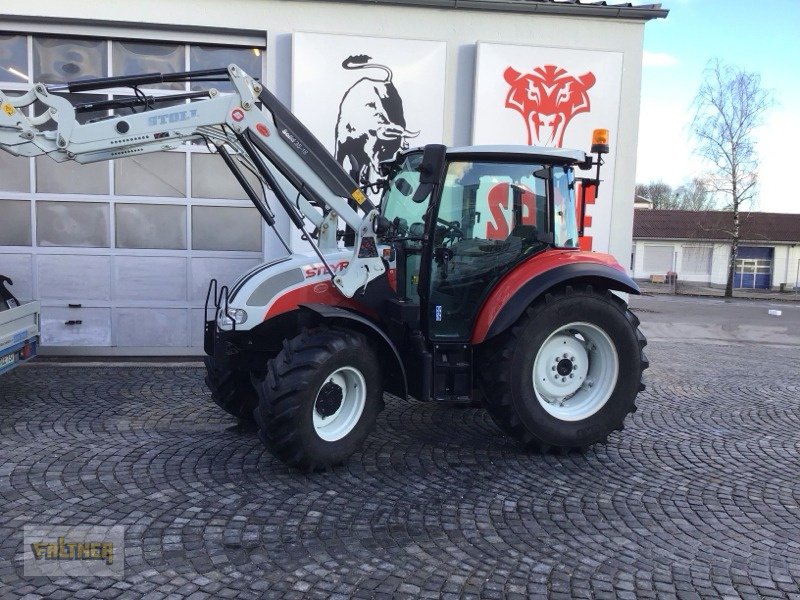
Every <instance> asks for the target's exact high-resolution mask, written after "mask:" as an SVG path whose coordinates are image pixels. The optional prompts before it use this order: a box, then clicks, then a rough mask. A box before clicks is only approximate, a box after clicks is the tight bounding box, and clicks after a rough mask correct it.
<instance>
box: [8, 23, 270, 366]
mask: <svg viewBox="0 0 800 600" xmlns="http://www.w3.org/2000/svg"><path fill="white" fill-rule="evenodd" d="M262 50H263V44H262V45H261V46H260V47H253V46H235V45H230V44H228V45H214V44H186V43H175V42H169V41H142V42H131V41H128V40H124V41H123V40H115V39H110V38H100V37H98V38H55V37H46V36H37V35H0V57H3V59H4V61H5V63H6V64H5V65H4V66H6V67H7V68H6V69H4V70H0V80H1V81H0V85H1V86H2V87H3V89H6V90H8V89H19V90H23V89H25V83H24V82H25V80H26V79H27V81H28V82H30V81H45V82H47V83H59V82H62V81H64V80H67V79H70V80H72V79H78V78H82V77H102V76H107V75H121V74H130V73H135V72H153V71H160V72H170V71H182V70H186V69H198V68H199V69H202V68H211V67H218V66H220V65H227V64H229V63H230V62H236V63H237V64H240V65H242V66H243V67H244V68H245V69H246V70H248V71H249V72H250V73H254V74H257V75H259V76H261V74H262V70H263V69H262V56H261V54H262ZM9 66H10V67H9ZM169 85H170V86H172V89H178V90H186V89H188V88H184V87H183V86H184V84H169ZM203 85H211V84H203ZM213 85H215V86H217V87H224V86H220V84H213ZM176 86H177V87H176ZM163 87H165V86H162V88H163ZM162 88H154V89H152V90H145V91H146V92H147V93H149V94H155V95H158V94H163V93H165V92H167V91H169V90H166V89H162ZM192 89H194V88H192ZM119 93H130V92H129V90H120V91H119ZM74 96H75V98H74V99H75V100H77V101H80V100H83V99H91V98H95V97H97V96H96V95H91V96H85V97H80V95H74ZM113 96H114V94H111V95H109V96H102V97H103V98H108V97H113ZM89 116H98V115H89ZM101 116H102V115H101ZM265 253H266V254H270V253H271V249H270V244H269V243H267V242H266V241H265V236H264V229H263V226H262V222H261V219H260V217H259V215H258V213H257V211H256V210H255V209H254V208H253V207H252V205H251V204H250V202H249V201H248V200H246V198H245V197H244V195H243V194H242V192H241V191H240V190H239V189H238V185H237V184H236V182H235V181H234V180H233V177H232V176H231V175H230V174H229V173H228V171H227V169H226V168H225V166H224V164H223V163H222V161H221V160H219V157H217V156H213V155H211V154H210V153H209V151H208V150H207V149H206V148H205V146H204V145H200V144H194V145H190V144H186V145H185V146H184V147H183V148H182V149H181V150H178V151H173V152H164V153H158V154H149V155H142V156H137V157H133V158H126V159H123V160H120V161H117V162H116V163H113V164H112V163H108V162H104V163H97V164H93V165H78V164H75V163H63V164H59V163H56V162H54V161H53V160H51V159H50V158H48V157H46V156H45V157H38V158H36V159H27V158H14V157H12V156H11V155H9V154H7V153H5V152H0V273H2V274H5V275H8V276H9V277H11V278H12V279H13V280H14V286H13V288H12V289H13V291H14V293H15V295H17V296H18V297H19V298H20V299H30V298H38V299H40V300H41V302H42V342H43V345H48V346H94V347H97V346H99V347H119V348H127V349H131V348H171V349H173V351H175V352H180V349H186V348H189V347H198V346H201V345H202V331H203V329H202V308H201V307H202V305H203V301H204V299H205V293H206V286H207V283H208V280H209V279H210V278H211V277H217V278H219V279H221V280H222V281H223V282H230V281H232V280H233V279H234V278H235V277H236V276H238V275H239V274H241V273H242V272H244V271H245V270H247V269H249V268H250V267H252V266H253V265H255V264H258V263H259V262H261V261H262V260H263V259H264V256H265Z"/></svg>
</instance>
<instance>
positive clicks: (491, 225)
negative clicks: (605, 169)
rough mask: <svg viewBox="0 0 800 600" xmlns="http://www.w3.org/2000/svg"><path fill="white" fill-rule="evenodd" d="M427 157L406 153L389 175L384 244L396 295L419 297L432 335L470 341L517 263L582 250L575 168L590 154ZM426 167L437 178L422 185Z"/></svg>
mask: <svg viewBox="0 0 800 600" xmlns="http://www.w3.org/2000/svg"><path fill="white" fill-rule="evenodd" d="M427 154H428V155H430V154H431V152H427ZM425 155H426V151H423V150H414V151H410V152H407V153H405V154H403V155H401V156H400V157H399V158H398V160H397V161H396V162H395V163H394V166H393V168H392V169H391V171H390V172H389V176H388V182H387V188H386V191H385V194H384V197H383V200H382V202H381V211H382V213H383V216H384V217H386V219H387V220H388V221H389V222H390V223H391V227H390V230H389V232H388V233H387V235H386V236H385V237H384V241H385V242H387V243H391V244H393V246H394V248H395V251H396V254H397V270H398V273H397V279H398V289H397V291H398V295H399V296H400V297H401V298H403V299H406V300H408V301H411V302H419V303H420V305H421V307H422V315H424V316H423V317H422V325H423V326H424V327H425V328H426V329H427V331H426V333H427V335H428V336H429V338H430V339H432V340H443V341H444V340H448V341H468V340H469V338H470V335H471V332H472V326H473V325H474V323H475V316H476V314H477V312H478V310H479V309H480V308H481V305H482V304H483V300H484V299H485V296H486V294H487V293H488V292H489V291H490V290H491V289H492V288H493V286H494V284H495V283H496V282H497V281H498V280H499V279H500V278H501V277H502V276H503V275H505V274H506V273H508V272H509V271H510V270H511V269H513V267H514V266H515V265H516V264H517V263H520V262H522V261H524V260H525V259H527V258H528V257H530V256H532V255H534V254H537V253H539V252H542V251H544V250H546V249H548V248H553V247H556V248H566V249H575V248H578V238H579V235H580V231H579V227H578V222H579V219H580V217H581V215H580V212H581V211H580V209H579V207H578V203H577V200H576V190H575V188H576V185H575V175H574V172H573V170H574V167H575V166H576V165H583V164H584V163H585V162H586V155H585V154H584V153H583V152H578V151H572V150H560V149H553V148H533V147H527V146H526V147H496V146H481V147H464V148H452V149H449V150H448V151H446V152H445V153H443V154H442V155H441V159H440V164H439V165H434V164H426V160H427V159H426V158H425ZM427 162H430V160H427ZM426 171H437V172H438V173H439V174H440V175H439V178H438V181H436V182H435V183H433V184H431V182H430V180H431V179H432V178H431V177H429V178H428V182H425V181H424V180H425V172H426Z"/></svg>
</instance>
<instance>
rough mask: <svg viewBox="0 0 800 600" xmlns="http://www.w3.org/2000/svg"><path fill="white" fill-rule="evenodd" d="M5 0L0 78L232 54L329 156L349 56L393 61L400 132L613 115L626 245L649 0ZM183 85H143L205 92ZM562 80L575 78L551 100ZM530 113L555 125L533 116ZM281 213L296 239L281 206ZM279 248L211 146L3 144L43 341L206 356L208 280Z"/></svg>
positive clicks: (495, 133)
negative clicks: (642, 0) (22, 150)
mask: <svg viewBox="0 0 800 600" xmlns="http://www.w3.org/2000/svg"><path fill="white" fill-rule="evenodd" d="M1 10H2V14H0V87H2V89H4V90H11V91H14V90H19V91H22V90H24V89H27V86H29V85H30V84H32V83H33V82H45V83H60V82H64V81H69V80H75V79H80V78H84V77H102V76H111V75H124V74H131V73H141V72H154V71H158V72H174V71H182V70H188V69H198V68H199V69H203V68H212V67H219V66H226V65H227V64H229V63H231V62H235V63H237V64H239V65H240V66H242V67H244V68H245V70H246V71H248V72H249V73H251V74H257V75H258V76H259V77H260V78H261V79H262V80H263V81H265V82H266V84H267V87H268V88H270V89H271V90H272V91H273V92H275V93H276V95H277V96H278V97H279V98H280V99H281V100H282V101H284V102H285V103H286V104H287V105H289V106H290V107H292V109H293V110H294V111H295V112H296V113H297V114H298V115H299V116H300V118H301V119H302V120H303V121H304V122H305V123H307V124H308V126H309V127H310V128H311V129H312V131H314V133H316V134H317V135H318V136H319V137H320V139H322V140H323V142H324V143H326V144H327V145H328V146H329V147H330V149H331V152H333V153H336V152H337V149H338V148H339V147H340V144H344V143H346V142H347V141H348V140H342V139H340V138H339V137H338V133H336V132H338V131H339V125H340V123H341V122H342V120H343V119H346V118H348V117H347V115H343V107H344V106H345V105H346V102H345V99H346V98H347V95H348V94H356V93H357V92H358V90H357V89H356V88H357V83H358V80H357V79H353V73H355V71H352V70H351V71H348V70H347V69H348V67H346V66H345V65H346V64H348V63H347V61H348V60H350V61H351V63H349V64H350V65H351V66H352V65H353V64H355V63H352V60H353V59H356V62H358V61H359V60H362V61H363V60H365V59H364V58H363V57H365V56H366V57H367V59H369V60H368V61H367V62H368V63H369V64H368V65H367V66H369V67H371V68H372V71H370V73H371V75H370V77H372V78H373V79H375V78H376V75H375V74H376V73H378V72H381V69H382V68H383V69H384V71H382V72H384V73H385V72H388V75H383V76H382V77H384V79H383V80H382V81H383V82H384V83H385V84H386V85H388V84H392V85H393V86H394V87H395V88H396V89H397V90H398V93H399V94H400V95H401V96H402V101H403V108H404V110H405V115H404V120H405V122H406V123H404V128H405V130H406V134H407V137H408V138H409V139H408V140H407V143H406V142H405V141H404V143H406V145H408V144H413V145H417V144H424V143H430V142H444V143H446V144H449V145H468V144H472V143H496V142H504V143H522V144H524V143H530V144H540V145H549V146H561V145H563V146H564V147H576V148H580V149H588V145H589V142H590V140H589V137H588V132H590V131H591V129H592V128H595V127H607V128H609V129H611V130H612V153H611V154H610V155H609V156H608V157H607V167H606V173H607V175H606V176H605V178H604V179H605V183H604V187H603V188H602V189H601V194H600V198H599V199H598V201H597V204H596V205H594V206H591V207H589V217H590V220H591V226H590V227H589V229H588V235H590V236H591V237H592V241H593V246H594V249H596V250H601V251H609V252H611V253H612V254H614V255H615V256H617V258H618V260H620V262H622V263H623V264H626V263H627V257H629V256H630V252H631V246H630V231H631V228H632V221H633V207H632V206H631V203H630V198H631V197H632V192H633V188H634V175H635V159H636V139H637V133H638V131H637V130H638V114H639V97H640V80H641V63H642V35H643V28H644V25H645V23H646V22H647V21H648V20H649V19H653V18H659V17H664V16H666V11H664V10H661V8H660V6H658V5H643V6H637V7H634V6H631V5H630V4H618V5H615V6H606V5H605V3H594V2H587V3H561V2H553V1H549V0H538V1H512V2H502V1H497V0H475V1H472V2H454V1H448V0H428V1H423V0H420V1H411V2H410V1H378V2H375V1H369V2H368V1H366V0H365V1H349V2H348V1H325V2H322V1H294V0H229V1H228V2H225V3H218V2H211V1H209V0H177V1H175V2H170V3H168V4H164V3H163V2H158V1H156V0H143V1H140V2H135V3H111V2H109V3H86V2H78V1H75V0H41V1H40V2H37V3H32V4H20V3H16V4H12V5H7V6H4V7H3V9H1ZM329 63H330V64H329ZM362 68H363V66H362ZM348 77H349V79H348ZM184 85H185V84H177V85H176V84H164V85H161V86H153V87H151V88H148V89H147V90H145V91H146V93H148V94H153V95H159V94H164V93H168V92H169V91H175V90H177V89H179V90H183V91H192V90H194V89H196V88H189V87H184ZM536 86H539V87H538V89H539V90H540V91H541V94H540V96H541V97H540V99H539V101H538V104H537V105H536V106H533V105H531V104H530V102H529V100H530V97H529V96H528V93H527V91H526V90H528V89H532V88H536ZM552 89H559V90H561V91H562V92H563V91H564V90H572V91H571V92H570V93H567V94H566V96H564V95H563V94H562V96H558V94H556V95H552V93H551V92H548V91H547V90H552ZM576 90H578V91H577V92H576ZM222 91H225V89H224V86H222ZM128 93H130V90H124V89H120V90H111V91H110V93H109V94H104V95H102V96H98V95H96V94H83V95H81V94H75V95H73V98H72V100H73V101H76V102H81V101H87V102H88V101H92V100H96V99H98V98H103V99H107V98H114V97H115V96H117V95H123V94H128ZM515 94H516V95H515ZM519 94H523V95H522V96H520V95H519ZM548 94H550V95H549V96H548ZM559 97H561V98H562V99H561V100H559V99H558V98H559ZM563 97H566V98H567V101H564V100H563ZM520 98H522V99H520ZM541 98H545V100H542V99H541ZM548 102H549V106H550V108H547V107H544V108H543V105H544V104H547V103H548ZM35 110H36V109H35V107H34V112H35ZM536 111H539V113H541V114H545V113H548V115H549V116H551V117H558V119H556V121H558V120H559V119H560V122H562V123H563V124H564V126H562V127H561V129H559V128H558V127H556V126H553V127H552V128H551V129H550V130H548V132H547V133H545V132H543V131H540V129H539V127H538V126H537V127H533V128H532V127H531V122H532V119H533V118H534V116H535V114H537V113H536ZM548 111H549V112H548ZM337 113H338V114H337ZM85 116H86V118H93V117H97V116H102V115H96V114H95V115H93V114H91V113H88V114H87V115H85ZM335 133H336V135H335ZM404 135H405V134H404ZM347 160H349V159H348V158H346V157H345V158H343V161H347ZM343 164H344V165H345V166H346V167H352V165H349V164H345V162H343ZM279 218H280V221H279V224H278V226H279V229H280V230H281V231H282V232H283V234H284V235H286V236H288V237H292V234H291V232H290V231H289V224H288V220H287V219H286V218H285V217H284V216H283V215H279ZM587 224H588V223H587ZM292 240H293V241H292V243H293V246H294V247H295V250H296V251H300V252H306V251H307V250H308V249H307V248H305V247H303V243H302V241H301V240H300V239H299V236H296V235H295V236H294V237H293V238H292ZM281 252H282V250H281V246H280V244H279V242H278V240H277V239H276V238H275V236H274V234H273V233H272V232H271V231H270V230H269V229H266V228H265V227H264V226H263V224H262V222H261V220H260V218H259V216H258V214H257V212H256V211H255V209H254V208H253V207H252V206H251V205H250V203H249V202H248V201H247V200H246V199H245V196H244V195H243V193H242V192H241V191H240V190H238V189H237V186H236V184H235V182H234V181H233V179H232V177H231V176H230V174H229V173H228V172H227V170H226V168H225V167H224V165H223V164H222V162H221V161H219V160H218V157H215V156H212V155H211V154H210V153H209V151H208V149H207V148H205V146H203V145H201V144H186V145H184V146H183V147H181V148H180V149H178V150H175V151H171V152H163V153H158V154H151V155H142V156H138V157H135V158H128V159H122V160H118V161H115V162H114V163H96V164H92V165H78V164H71V163H55V162H54V161H52V160H50V159H49V158H48V157H39V158H36V159H26V158H14V157H11V156H10V155H8V154H6V153H3V152H0V273H3V274H5V275H8V276H10V277H11V278H12V279H13V280H14V287H13V291H14V292H15V294H16V295H17V296H18V297H19V298H20V299H30V298H36V299H39V300H41V302H42V342H43V346H44V348H43V351H44V352H45V353H46V352H57V353H64V352H78V353H98V354H123V355H124V354H141V353H148V354H153V353H155V354H186V353H194V352H197V351H199V347H200V345H201V339H202V332H203V326H202V322H203V315H202V313H203V310H202V306H203V301H204V299H205V293H206V286H207V283H208V280H209V279H210V278H211V277H216V278H217V279H219V280H220V281H221V282H222V283H230V282H232V281H233V280H234V279H235V278H236V277H237V276H238V275H239V274H241V273H243V272H244V271H246V270H247V269H249V268H251V267H252V266H254V265H255V264H257V263H259V262H261V261H263V260H265V259H269V258H271V257H274V256H276V255H278V254H280V253H281Z"/></svg>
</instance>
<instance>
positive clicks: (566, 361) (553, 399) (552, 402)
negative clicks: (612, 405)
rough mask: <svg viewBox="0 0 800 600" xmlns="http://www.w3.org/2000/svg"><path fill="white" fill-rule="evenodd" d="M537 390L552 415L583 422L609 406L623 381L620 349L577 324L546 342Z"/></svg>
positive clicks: (536, 366)
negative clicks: (618, 351) (618, 381)
mask: <svg viewBox="0 0 800 600" xmlns="http://www.w3.org/2000/svg"><path fill="white" fill-rule="evenodd" d="M532 375H533V390H534V392H535V393H536V399H537V400H538V401H539V404H541V406H542V408H544V409H545V410H546V411H547V412H548V413H549V414H551V415H552V416H554V417H555V418H557V419H560V420H562V421H581V420H583V419H586V418H588V417H590V416H592V415H593V414H595V413H596V412H597V411H598V410H600V409H601V408H603V406H605V404H606V402H608V399H609V398H610V397H611V394H612V393H613V392H614V388H615V387H616V385H617V378H618V377H619V358H618V356H617V349H616V347H615V346H614V343H613V342H612V341H611V338H610V337H608V334H606V332H605V331H603V330H602V329H600V328H599V327H597V326H596V325H593V324H591V323H584V322H575V323H570V324H568V325H564V326H563V327H559V328H558V329H557V330H556V331H554V332H553V333H551V334H550V336H549V337H548V338H547V339H546V340H545V341H544V343H543V344H542V346H541V348H539V351H538V352H537V353H536V358H535V359H534V361H533V374H532Z"/></svg>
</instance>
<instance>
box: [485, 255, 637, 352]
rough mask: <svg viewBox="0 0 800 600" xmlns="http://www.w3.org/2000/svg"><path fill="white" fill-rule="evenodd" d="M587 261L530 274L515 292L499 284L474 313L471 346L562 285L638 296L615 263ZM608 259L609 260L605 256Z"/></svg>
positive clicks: (633, 282) (509, 324)
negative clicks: (502, 287) (581, 286)
mask: <svg viewBox="0 0 800 600" xmlns="http://www.w3.org/2000/svg"><path fill="white" fill-rule="evenodd" d="M585 256H586V257H589V256H591V257H593V258H592V259H591V260H585V261H581V260H576V261H573V262H568V263H567V264H561V265H559V266H554V267H552V268H550V269H547V270H544V271H541V272H534V273H531V276H530V277H529V278H528V279H527V281H525V282H524V283H522V284H521V285H519V286H517V287H516V288H515V289H511V290H502V289H500V288H501V286H502V284H503V282H502V281H501V282H500V283H499V284H498V285H497V286H496V288H495V290H493V291H492V293H490V294H489V296H488V298H487V300H486V302H485V303H484V306H483V307H482V308H481V311H480V312H479V314H478V319H477V320H476V323H475V327H474V329H473V332H472V338H471V341H472V343H473V344H480V343H481V342H483V341H486V340H488V339H490V338H493V337H495V336H496V335H499V334H501V333H502V332H504V331H505V330H506V329H508V328H509V327H511V326H512V325H513V324H514V323H515V322H516V321H517V319H519V318H520V317H521V316H522V313H523V312H525V310H526V309H527V308H528V307H529V306H530V305H531V304H532V303H533V302H534V301H535V300H536V299H537V298H539V297H540V296H542V295H543V294H545V293H546V292H547V291H548V290H550V289H553V288H555V287H558V286H563V285H581V284H583V285H593V286H594V287H596V288H598V289H607V290H616V291H620V292H627V293H629V294H636V295H639V294H641V291H640V290H639V286H638V285H636V282H635V281H633V279H631V278H630V277H628V275H627V274H626V273H625V272H624V271H621V270H620V268H619V267H618V266H617V263H616V261H613V259H611V260H602V261H600V260H597V259H596V258H594V257H599V256H602V255H597V254H589V255H585ZM608 258H609V259H610V258H611V257H608Z"/></svg>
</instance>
